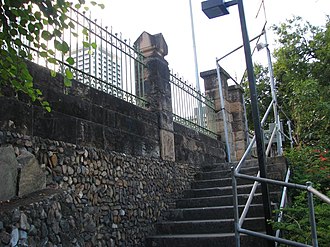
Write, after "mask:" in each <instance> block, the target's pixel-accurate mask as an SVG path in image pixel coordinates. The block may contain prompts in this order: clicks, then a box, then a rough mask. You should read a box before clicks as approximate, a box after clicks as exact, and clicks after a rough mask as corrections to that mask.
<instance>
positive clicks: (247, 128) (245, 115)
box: [242, 93, 250, 145]
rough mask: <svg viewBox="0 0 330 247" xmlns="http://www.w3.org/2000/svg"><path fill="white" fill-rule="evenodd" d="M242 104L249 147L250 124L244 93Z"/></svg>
mask: <svg viewBox="0 0 330 247" xmlns="http://www.w3.org/2000/svg"><path fill="white" fill-rule="evenodd" d="M242 101H243V102H242V103H243V111H244V121H245V124H244V125H245V136H246V144H247V145H249V144H250V137H249V123H248V119H247V113H246V104H245V97H244V93H243V95H242Z"/></svg>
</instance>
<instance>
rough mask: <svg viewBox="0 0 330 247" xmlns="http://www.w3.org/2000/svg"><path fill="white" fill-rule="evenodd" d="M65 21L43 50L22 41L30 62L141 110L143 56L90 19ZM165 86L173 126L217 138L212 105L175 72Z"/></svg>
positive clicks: (72, 14) (71, 16)
mask: <svg viewBox="0 0 330 247" xmlns="http://www.w3.org/2000/svg"><path fill="white" fill-rule="evenodd" d="M67 19H68V21H69V24H68V28H67V29H65V30H64V31H63V32H62V33H60V34H57V35H56V38H55V39H57V41H56V40H55V41H54V40H50V41H46V48H45V47H40V46H38V45H35V44H33V43H32V42H29V41H28V40H22V41H23V44H24V46H25V49H27V50H28V53H29V54H32V57H33V59H32V60H33V61H34V62H36V63H37V64H40V65H43V66H46V67H47V68H49V69H51V70H52V71H53V72H56V73H61V74H63V75H66V76H67V75H68V74H70V75H71V77H72V79H76V80H77V81H79V82H81V83H83V84H86V85H88V86H90V87H93V88H95V89H97V90H100V91H103V92H105V93H108V94H110V95H113V96H115V97H118V98H121V99H123V100H126V101H128V102H130V103H132V104H135V105H138V106H141V107H146V105H147V103H148V102H147V101H146V100H145V95H144V75H143V72H144V68H145V65H144V63H143V60H144V56H143V55H142V53H141V52H140V51H139V50H138V49H137V48H136V47H135V46H134V45H132V44H131V41H130V40H127V39H123V38H122V35H121V33H119V34H118V33H114V32H113V30H112V28H108V27H107V26H104V25H103V24H102V22H101V21H98V20H97V19H92V17H91V14H90V13H86V12H79V11H78V10H76V9H74V8H70V11H69V12H68V14H67ZM44 27H45V30H47V32H48V33H49V34H52V33H53V32H54V29H53V27H52V26H51V25H49V24H48V25H45V26H44ZM58 41H60V43H61V44H63V43H65V44H66V45H67V47H68V50H67V52H65V54H63V52H60V51H57V50H58V49H55V46H56V42H58ZM45 49H46V50H47V51H51V52H50V53H51V54H52V57H51V58H49V57H47V56H44V53H45ZM50 59H51V60H50ZM170 84H171V93H172V106H173V107H172V108H173V117H174V121H175V122H178V123H181V124H183V125H186V126H187V127H189V128H192V129H195V130H197V131H199V132H202V133H204V134H207V135H209V136H211V137H214V138H216V137H217V135H216V134H215V121H216V114H215V107H214V102H213V100H212V99H210V98H208V97H207V96H205V95H204V94H202V93H201V92H198V91H197V90H196V89H195V88H193V86H191V85H189V84H188V82H186V81H184V80H183V79H182V78H181V77H179V76H178V75H176V74H174V73H171V74H170Z"/></svg>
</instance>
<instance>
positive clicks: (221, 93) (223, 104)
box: [216, 59, 231, 162]
mask: <svg viewBox="0 0 330 247" xmlns="http://www.w3.org/2000/svg"><path fill="white" fill-rule="evenodd" d="M216 65H217V76H218V83H219V97H220V104H221V112H222V118H223V128H224V132H225V142H226V149H227V158H228V162H231V150H230V144H229V137H228V127H227V117H226V108H225V101H224V97H223V92H222V81H221V72H220V70H221V67H220V65H219V62H218V60H217V59H216Z"/></svg>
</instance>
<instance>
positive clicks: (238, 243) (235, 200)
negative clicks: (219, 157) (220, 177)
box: [231, 166, 241, 247]
mask: <svg viewBox="0 0 330 247" xmlns="http://www.w3.org/2000/svg"><path fill="white" fill-rule="evenodd" d="M231 181H232V186H233V204H234V205H233V206H234V225H235V226H234V227H235V243H236V247H240V246H241V240H240V233H239V231H238V230H239V227H240V226H239V214H238V198H237V182H236V177H235V168H234V167H233V166H232V167H231Z"/></svg>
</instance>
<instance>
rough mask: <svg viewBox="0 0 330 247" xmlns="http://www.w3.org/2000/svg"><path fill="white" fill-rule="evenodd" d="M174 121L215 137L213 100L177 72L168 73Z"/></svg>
mask: <svg viewBox="0 0 330 247" xmlns="http://www.w3.org/2000/svg"><path fill="white" fill-rule="evenodd" d="M170 84H171V94H172V110H173V116H174V119H173V120H174V121H175V122H177V123H180V124H183V125H186V126H188V127H189V128H192V129H195V130H197V131H199V132H201V133H204V134H206V135H208V136H210V137H213V138H217V134H216V133H215V132H216V129H215V128H216V125H215V120H216V112H215V105H214V100H213V99H211V98H209V97H207V96H206V95H204V94H202V93H201V92H199V91H197V90H196V89H195V88H194V87H193V86H192V85H190V84H189V83H188V82H187V81H185V80H184V79H182V77H180V76H179V75H178V74H175V73H173V71H171V73H170Z"/></svg>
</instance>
